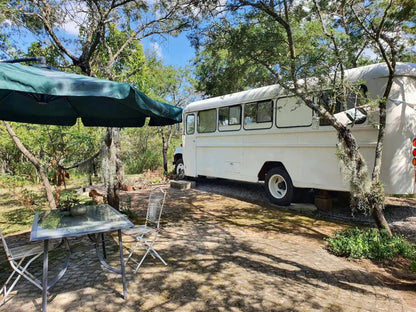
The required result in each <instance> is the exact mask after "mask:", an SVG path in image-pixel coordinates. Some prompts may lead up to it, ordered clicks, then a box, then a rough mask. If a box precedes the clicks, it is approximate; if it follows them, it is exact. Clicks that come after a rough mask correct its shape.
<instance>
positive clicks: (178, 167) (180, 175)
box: [175, 158, 185, 180]
mask: <svg viewBox="0 0 416 312" xmlns="http://www.w3.org/2000/svg"><path fill="white" fill-rule="evenodd" d="M175 178H176V180H183V179H184V178H185V166H184V164H183V159H182V158H180V159H178V160H177V161H176V163H175Z"/></svg>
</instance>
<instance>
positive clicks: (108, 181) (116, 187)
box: [102, 128, 124, 210]
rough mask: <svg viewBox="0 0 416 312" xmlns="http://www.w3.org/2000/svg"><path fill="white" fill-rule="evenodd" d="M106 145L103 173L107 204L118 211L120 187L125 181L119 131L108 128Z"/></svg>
mask: <svg viewBox="0 0 416 312" xmlns="http://www.w3.org/2000/svg"><path fill="white" fill-rule="evenodd" d="M104 143H105V149H106V152H105V153H104V156H103V158H104V159H103V170H102V171H103V178H104V185H105V187H106V193H107V203H108V204H109V205H110V206H112V207H114V208H115V209H117V210H118V209H119V207H120V186H121V183H122V181H123V179H124V172H123V170H122V169H123V165H122V162H121V160H120V158H119V156H120V140H119V131H118V130H117V129H114V128H107V134H106V137H105V139H104ZM114 178H115V179H116V180H114Z"/></svg>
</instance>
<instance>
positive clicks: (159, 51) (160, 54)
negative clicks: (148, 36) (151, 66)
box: [152, 42, 163, 60]
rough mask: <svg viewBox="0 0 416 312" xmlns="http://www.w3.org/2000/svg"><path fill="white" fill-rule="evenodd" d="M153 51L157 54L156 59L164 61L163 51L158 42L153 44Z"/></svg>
mask: <svg viewBox="0 0 416 312" xmlns="http://www.w3.org/2000/svg"><path fill="white" fill-rule="evenodd" d="M152 50H153V52H154V53H155V55H156V57H157V58H158V59H159V60H162V59H163V51H162V47H161V45H160V44H159V43H157V42H152Z"/></svg>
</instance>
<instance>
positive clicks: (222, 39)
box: [195, 0, 415, 231]
mask: <svg viewBox="0 0 416 312" xmlns="http://www.w3.org/2000/svg"><path fill="white" fill-rule="evenodd" d="M413 2H414V1H413V0H409V1H407V0H403V1H394V2H393V1H385V0H379V1H372V3H371V5H369V4H368V3H365V2H364V3H363V2H362V1H341V2H339V3H338V2H327V1H313V2H312V3H310V2H307V1H290V0H282V1H255V0H253V1H246V0H239V1H237V0H236V1H229V2H228V11H227V13H226V14H225V15H223V16H222V17H217V18H216V20H215V21H213V23H212V24H210V25H208V27H207V28H206V29H204V31H205V32H206V33H207V36H203V37H202V38H203V39H202V40H200V41H195V42H196V43H197V46H198V44H199V45H201V47H203V48H204V49H203V50H202V51H201V53H200V54H199V59H198V60H203V61H204V62H202V63H200V64H198V71H197V74H198V75H199V78H200V80H201V81H202V82H203V83H202V84H201V85H200V90H201V91H205V92H206V93H207V94H209V95H220V94H221V93H226V92H224V86H225V89H228V92H233V91H237V90H235V89H234V88H235V87H237V89H238V88H241V86H244V87H253V86H257V85H256V84H255V82H256V81H260V83H264V82H263V81H267V79H270V78H271V77H272V80H273V81H274V83H279V84H281V85H282V86H283V87H285V88H286V89H288V90H289V91H290V92H292V93H294V94H295V95H297V96H298V97H300V98H301V99H302V100H303V101H304V102H305V103H306V105H308V106H309V107H310V108H312V109H313V110H314V111H315V112H316V113H317V114H318V115H319V116H320V117H321V118H324V119H326V120H327V121H328V122H329V124H331V125H332V126H333V127H334V128H335V130H336V131H337V133H338V136H339V138H340V142H341V144H340V146H341V147H342V156H343V158H342V159H343V160H344V161H345V162H347V163H348V166H346V167H348V168H349V171H350V172H349V176H351V177H352V178H351V190H352V195H353V199H354V200H353V203H354V204H355V206H359V207H366V209H368V210H369V211H370V212H371V213H372V215H373V217H374V219H375V220H376V223H377V225H378V226H379V227H380V228H382V227H384V228H386V229H387V230H388V231H390V229H389V227H388V224H387V222H386V221H385V219H384V215H383V212H382V211H383V207H384V206H383V205H384V204H383V198H384V197H383V190H382V188H381V182H380V174H379V172H380V171H379V168H380V164H381V156H382V153H381V151H382V142H383V136H384V135H383V131H384V130H383V129H384V125H385V107H386V106H385V105H386V101H387V98H388V95H389V92H390V87H391V83H392V78H393V75H394V66H395V62H396V60H397V58H398V57H399V53H398V51H401V50H403V49H402V47H403V42H400V41H399V40H398V38H403V36H399V34H401V35H403V34H407V33H409V27H410V26H411V25H412V23H413V24H414V16H415V15H414V5H413V6H412V3H413ZM199 35H200V34H199ZM196 37H197V36H196ZM404 38H407V37H406V36H405V37H404ZM367 47H372V48H373V51H372V53H375V54H376V55H378V56H379V57H380V59H382V60H383V61H384V62H386V64H387V66H388V68H389V72H390V77H389V82H388V84H387V87H386V90H385V92H384V95H383V98H382V99H380V101H379V102H378V107H379V109H380V112H381V114H380V116H381V117H380V121H379V129H380V132H379V136H378V144H377V148H376V153H375V166H374V168H373V174H372V175H371V174H369V172H368V170H367V168H366V166H365V162H364V158H363V157H362V155H361V153H360V150H359V146H358V143H357V141H356V139H355V137H354V135H353V133H352V132H351V130H350V129H349V128H348V127H346V126H345V125H343V124H341V123H340V122H338V120H337V119H336V118H335V117H334V116H333V112H332V111H331V109H330V107H329V106H326V105H322V103H321V104H320V103H316V102H314V101H313V99H312V97H311V96H310V94H311V93H310V92H308V90H313V89H311V86H310V85H309V84H308V80H305V79H303V78H306V77H312V76H314V77H317V78H318V79H319V80H320V82H321V83H320V85H321V86H322V90H324V89H326V88H331V89H332V90H339V92H340V94H337V95H336V96H337V97H339V96H341V97H344V98H345V97H346V96H347V94H346V90H347V88H346V81H345V79H344V74H343V73H344V70H345V69H347V68H351V67H354V66H356V65H358V64H362V63H366V62H368V61H369V60H368V58H366V53H365V52H368V49H367ZM207 56H208V57H207ZM213 56H214V58H216V60H215V61H212V60H210V61H205V60H207V59H209V58H211V57H213ZM259 67H260V68H263V71H260V70H258V68H259ZM264 70H267V72H266V71H264ZM227 72H229V73H228V74H225V75H224V74H223V73H227ZM233 72H235V73H237V74H236V75H232V73H233ZM252 73H253V74H252ZM241 74H243V75H241ZM250 74H252V77H248V76H250ZM252 78H254V81H252V80H251V79H252ZM230 79H231V80H232V81H231V82H230V81H229V80H230ZM203 88H204V89H203ZM221 88H222V89H221ZM322 90H321V91H322ZM315 91H317V92H319V91H320V90H316V86H315ZM365 177H371V183H367V182H368V180H367V179H366V178H365ZM368 185H370V187H367V186H368Z"/></svg>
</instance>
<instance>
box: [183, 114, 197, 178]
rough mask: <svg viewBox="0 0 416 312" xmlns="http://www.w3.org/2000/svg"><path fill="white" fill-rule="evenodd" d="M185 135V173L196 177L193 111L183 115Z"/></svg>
mask: <svg viewBox="0 0 416 312" xmlns="http://www.w3.org/2000/svg"><path fill="white" fill-rule="evenodd" d="M185 118H186V119H185V133H184V134H185V135H184V140H183V161H184V165H185V175H186V176H190V177H196V176H197V175H198V174H197V171H196V131H195V120H196V117H195V113H191V114H187V115H186V117H185Z"/></svg>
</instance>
